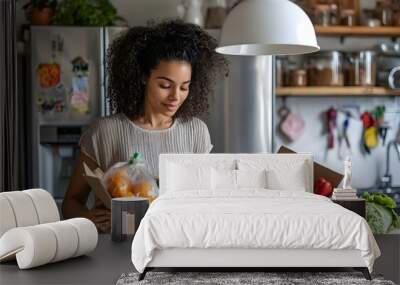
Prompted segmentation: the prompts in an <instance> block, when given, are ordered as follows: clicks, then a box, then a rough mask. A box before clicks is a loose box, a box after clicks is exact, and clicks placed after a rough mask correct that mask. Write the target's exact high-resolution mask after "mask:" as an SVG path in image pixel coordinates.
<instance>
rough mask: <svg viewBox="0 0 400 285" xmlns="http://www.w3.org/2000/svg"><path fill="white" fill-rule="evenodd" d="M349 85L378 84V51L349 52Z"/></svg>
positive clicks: (347, 69)
mask: <svg viewBox="0 0 400 285" xmlns="http://www.w3.org/2000/svg"><path fill="white" fill-rule="evenodd" d="M347 60H348V61H347V68H346V71H347V85H349V86H375V85H376V52H375V51H372V50H365V51H359V52H352V53H348V54H347Z"/></svg>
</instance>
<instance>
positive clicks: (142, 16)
mask: <svg viewBox="0 0 400 285" xmlns="http://www.w3.org/2000/svg"><path fill="white" fill-rule="evenodd" d="M110 2H111V3H112V4H113V5H114V7H116V8H117V10H118V13H119V14H120V15H121V16H122V17H123V18H124V19H125V20H126V21H127V22H128V24H129V25H130V26H138V25H145V24H146V23H147V21H148V20H151V19H164V18H170V17H177V10H176V6H177V5H178V4H179V3H180V0H110Z"/></svg>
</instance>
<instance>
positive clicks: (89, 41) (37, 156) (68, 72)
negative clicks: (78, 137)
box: [30, 27, 104, 202]
mask: <svg viewBox="0 0 400 285" xmlns="http://www.w3.org/2000/svg"><path fill="white" fill-rule="evenodd" d="M103 41H104V33H103V28H94V27H32V30H31V78H32V88H31V110H32V121H31V124H32V130H31V134H30V136H31V141H32V169H33V181H32V182H33V185H32V187H41V188H44V189H46V190H48V191H49V192H50V193H52V195H53V196H54V197H55V198H61V197H62V196H63V195H64V192H65V190H66V188H67V185H68V183H69V176H70V174H71V170H70V168H71V167H72V166H73V164H74V163H73V160H74V156H75V153H76V151H75V149H76V147H77V144H65V143H61V142H55V143H53V144H41V139H40V138H41V137H43V134H41V133H40V132H41V130H43V128H45V127H46V126H47V127H49V126H54V127H62V126H77V127H79V126H86V125H89V124H90V123H92V122H93V121H94V120H95V119H96V118H98V117H100V116H101V114H102V112H101V110H102V108H103V107H102V96H101V95H102V90H103V86H104V77H103V76H104V74H103V71H102V70H103V67H102V66H103V59H104V55H103V53H104V51H103ZM78 57H81V58H82V59H83V61H84V62H87V63H88V72H87V73H85V74H84V76H83V77H86V79H87V81H86V83H87V85H86V86H87V87H88V88H87V90H88V94H89V101H88V102H89V104H88V107H89V109H88V112H76V109H74V110H73V111H72V110H71V109H70V107H71V99H72V95H73V94H72V92H71V91H72V80H73V77H75V78H76V77H77V76H78V75H79V74H77V73H76V72H75V73H74V71H73V67H74V65H73V63H72V61H73V60H74V59H76V58H78ZM41 64H42V66H43V65H44V66H46V67H54V64H58V66H59V67H60V71H61V74H60V80H59V83H58V84H52V83H49V84H48V86H50V87H48V86H46V85H45V84H47V83H46V81H44V82H45V84H44V83H43V82H42V81H41V80H42V79H44V80H45V79H46V77H43V78H41V77H40V75H39V74H38V73H39V66H40V65H41ZM40 71H42V70H40ZM50 78H51V76H50ZM44 85H45V87H44ZM62 88H63V89H62ZM60 89H61V90H64V91H65V93H63V94H64V95H65V101H66V102H65V104H66V106H67V110H66V111H65V112H58V113H57V112H56V111H54V110H50V111H48V112H39V111H40V109H39V104H38V103H40V102H38V98H39V97H40V96H41V94H45V95H49V96H52V92H56V91H58V90H60ZM74 94H76V93H74ZM54 96H55V97H56V96H59V94H57V95H54ZM56 98H57V97H56ZM57 202H59V201H58V200H57Z"/></svg>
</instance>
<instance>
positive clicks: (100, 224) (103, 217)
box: [90, 208, 111, 233]
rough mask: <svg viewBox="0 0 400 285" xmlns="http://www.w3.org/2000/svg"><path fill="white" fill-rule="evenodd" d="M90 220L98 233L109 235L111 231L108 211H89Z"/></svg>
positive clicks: (102, 209) (103, 209) (109, 212)
mask: <svg viewBox="0 0 400 285" xmlns="http://www.w3.org/2000/svg"><path fill="white" fill-rule="evenodd" d="M90 220H92V222H93V223H94V224H95V225H96V227H97V229H98V231H99V232H100V233H109V232H110V230H111V211H110V210H109V209H105V208H101V209H92V210H90Z"/></svg>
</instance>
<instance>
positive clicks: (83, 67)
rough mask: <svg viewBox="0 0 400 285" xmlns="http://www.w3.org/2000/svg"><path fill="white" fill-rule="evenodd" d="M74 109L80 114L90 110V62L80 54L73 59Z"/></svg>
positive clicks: (72, 97) (72, 94)
mask: <svg viewBox="0 0 400 285" xmlns="http://www.w3.org/2000/svg"><path fill="white" fill-rule="evenodd" d="M71 63H72V72H73V76H72V93H71V107H72V110H73V111H75V112H77V113H79V114H87V113H89V112H90V109H89V102H90V93H89V78H88V76H89V63H88V62H87V61H85V60H84V59H83V58H82V57H80V56H78V57H76V58H74V59H73V60H72V62H71Z"/></svg>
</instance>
